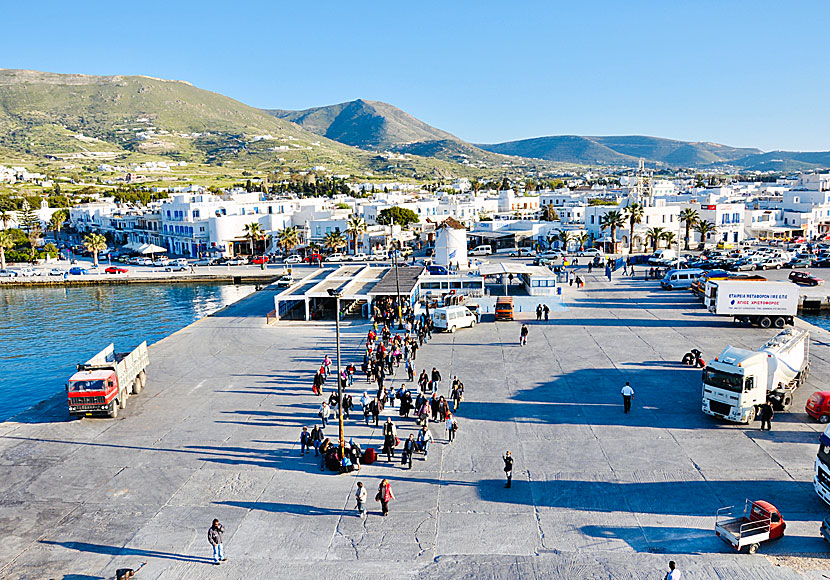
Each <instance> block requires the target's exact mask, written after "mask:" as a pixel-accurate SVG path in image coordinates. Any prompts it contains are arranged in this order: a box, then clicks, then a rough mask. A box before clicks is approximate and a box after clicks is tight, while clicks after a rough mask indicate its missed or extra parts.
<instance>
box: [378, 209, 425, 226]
mask: <svg viewBox="0 0 830 580" xmlns="http://www.w3.org/2000/svg"><path fill="white" fill-rule="evenodd" d="M419 221H420V219H419V218H418V214H417V213H415V212H414V211H412V210H411V209H407V208H405V207H400V206H397V205H396V206H393V207H387V208H386V209H382V210H380V213H379V214H378V219H377V222H378V223H379V224H381V225H384V226H391V225H393V224H395V225H399V226H401V227H402V228H406V227H407V226H408V225H409V224H416V223H418V222H419Z"/></svg>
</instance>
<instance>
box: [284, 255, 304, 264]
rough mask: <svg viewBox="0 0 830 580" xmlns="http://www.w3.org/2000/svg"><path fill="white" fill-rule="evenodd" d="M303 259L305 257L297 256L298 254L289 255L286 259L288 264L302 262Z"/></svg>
mask: <svg viewBox="0 0 830 580" xmlns="http://www.w3.org/2000/svg"><path fill="white" fill-rule="evenodd" d="M302 261H303V259H302V258H301V257H300V256H297V255H296V254H295V255H293V256H288V257H287V258H286V259H285V263H286V264H300V263H301V262H302Z"/></svg>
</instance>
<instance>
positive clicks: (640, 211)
mask: <svg viewBox="0 0 830 580" xmlns="http://www.w3.org/2000/svg"><path fill="white" fill-rule="evenodd" d="M645 214H646V208H645V207H643V204H641V203H638V202H634V203H632V204H631V205H629V206H628V207H627V208H625V216H626V218H627V219H628V253H629V254H633V253H634V226H635V225H637V224H638V223H640V222H642V221H643V216H645Z"/></svg>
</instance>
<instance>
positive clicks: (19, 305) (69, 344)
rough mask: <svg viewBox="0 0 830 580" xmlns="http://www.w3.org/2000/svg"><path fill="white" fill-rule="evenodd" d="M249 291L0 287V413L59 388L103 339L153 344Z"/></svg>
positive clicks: (122, 345)
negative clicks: (144, 341)
mask: <svg viewBox="0 0 830 580" xmlns="http://www.w3.org/2000/svg"><path fill="white" fill-rule="evenodd" d="M253 291H254V287H253V286H245V285H237V286H234V285H223V284H215V285H189V284H188V285H179V284H158V285H156V284H152V285H151V284H127V285H117V286H84V287H48V288H15V287H6V288H0V421H1V420H3V419H7V418H9V417H11V416H12V415H14V414H16V413H18V412H20V411H22V410H24V409H27V408H29V407H31V406H32V405H35V404H36V403H38V402H40V401H42V400H43V399H46V398H48V397H50V396H52V395H54V394H55V393H58V392H61V391H63V390H64V384H65V383H66V380H67V379H68V378H69V377H70V376H71V375H72V373H73V372H74V370H75V365H76V364H77V363H79V362H82V361H85V360H87V359H89V358H90V357H91V356H92V355H94V354H95V353H97V352H98V351H99V350H101V349H102V348H104V347H105V346H107V345H108V344H109V343H111V342H112V343H114V344H115V349H116V350H117V351H126V350H130V349H132V348H133V347H135V346H136V345H137V344H139V343H140V342H141V341H143V340H146V341H147V343H148V344H152V343H153V342H156V341H158V340H160V339H162V338H164V337H165V336H168V335H170V334H172V333H173V332H175V331H177V330H179V329H181V328H184V327H185V326H187V325H188V324H191V323H192V322H195V321H196V320H198V319H200V318H202V317H204V316H207V315H209V314H211V313H213V312H215V311H217V310H219V309H220V308H222V307H224V306H226V305H228V304H232V303H233V302H236V301H237V300H239V299H241V298H244V297H245V296H247V295H248V294H251V293H252V292H253Z"/></svg>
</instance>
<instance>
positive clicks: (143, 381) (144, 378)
mask: <svg viewBox="0 0 830 580" xmlns="http://www.w3.org/2000/svg"><path fill="white" fill-rule="evenodd" d="M138 378H139V379H140V380H141V388H142V389H143V388H144V387H145V386H146V385H147V371H141V372H140V373H138Z"/></svg>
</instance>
